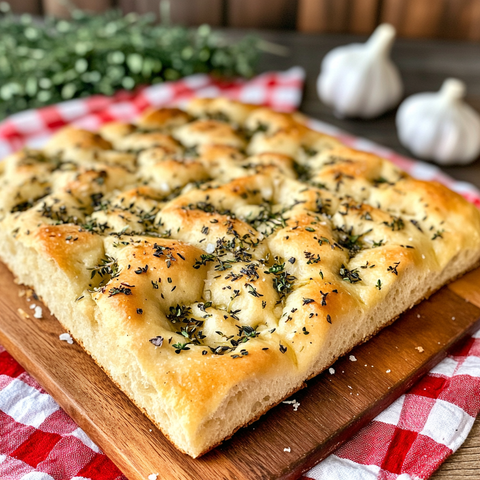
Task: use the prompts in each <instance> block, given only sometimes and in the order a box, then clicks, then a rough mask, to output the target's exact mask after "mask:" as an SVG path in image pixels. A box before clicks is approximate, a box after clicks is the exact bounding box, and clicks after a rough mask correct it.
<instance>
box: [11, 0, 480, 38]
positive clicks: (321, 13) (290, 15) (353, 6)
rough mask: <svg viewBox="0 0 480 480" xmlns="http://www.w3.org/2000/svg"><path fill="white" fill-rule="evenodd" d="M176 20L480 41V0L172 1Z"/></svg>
mask: <svg viewBox="0 0 480 480" xmlns="http://www.w3.org/2000/svg"><path fill="white" fill-rule="evenodd" d="M8 1H9V3H10V4H11V6H12V8H13V10H14V12H16V13H24V12H28V13H32V14H36V15H41V14H53V15H58V16H65V15H66V14H67V10H66V9H65V7H64V5H65V3H70V4H73V5H75V6H77V7H79V8H82V9H86V10H91V11H94V12H101V11H103V10H106V9H108V8H112V7H116V8H120V9H121V10H123V11H124V12H138V13H146V12H153V13H155V14H156V15H157V16H160V15H159V11H160V8H159V5H160V0H8ZM170 7H171V8H170V9H171V19H172V21H174V22H178V23H182V24H185V25H199V24H202V23H209V24H211V25H212V26H217V27H236V28H269V29H289V30H298V31H302V32H326V33H360V34H365V33H370V32H371V31H372V30H373V29H374V28H375V26H376V25H378V24H379V23H382V22H389V23H391V24H393V25H394V26H395V27H396V28H397V31H398V33H399V35H400V36H403V37H414V38H421V37H423V38H425V37H428V38H448V39H465V40H472V41H480V0H170Z"/></svg>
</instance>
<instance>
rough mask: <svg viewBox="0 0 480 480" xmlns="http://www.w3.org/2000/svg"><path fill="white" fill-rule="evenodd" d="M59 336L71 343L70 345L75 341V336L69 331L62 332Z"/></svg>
mask: <svg viewBox="0 0 480 480" xmlns="http://www.w3.org/2000/svg"><path fill="white" fill-rule="evenodd" d="M58 338H59V339H60V340H62V341H63V342H67V343H69V344H70V345H71V344H72V343H73V338H72V337H71V335H70V334H69V333H62V334H61V335H59V336H58Z"/></svg>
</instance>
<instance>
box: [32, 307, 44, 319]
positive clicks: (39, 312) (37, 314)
mask: <svg viewBox="0 0 480 480" xmlns="http://www.w3.org/2000/svg"><path fill="white" fill-rule="evenodd" d="M33 316H34V317H35V318H43V312H42V307H38V306H37V307H35V312H34V313H33Z"/></svg>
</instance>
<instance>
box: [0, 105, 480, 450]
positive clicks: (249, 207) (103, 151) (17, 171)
mask: <svg viewBox="0 0 480 480" xmlns="http://www.w3.org/2000/svg"><path fill="white" fill-rule="evenodd" d="M0 181H1V189H0V215H1V218H2V220H1V222H0V257H1V258H2V260H3V261H4V262H5V263H6V264H7V265H8V266H9V268H10V269H11V270H12V272H13V273H14V274H15V275H16V277H17V278H18V280H19V281H20V282H21V283H24V284H26V285H29V286H31V287H33V288H34V289H35V290H36V292H37V293H38V295H40V296H41V297H42V299H43V300H44V302H45V304H46V305H47V306H48V307H49V308H50V310H51V311H52V313H53V314H54V315H55V316H56V317H57V318H58V320H59V321H60V322H61V323H62V324H63V325H64V327H65V328H66V329H68V331H69V332H70V333H71V335H72V336H73V337H74V338H75V339H76V340H77V342H78V343H80V344H81V345H82V346H83V347H84V348H85V350H86V351H87V352H89V353H90V354H91V355H92V357H93V358H94V359H95V361H96V362H97V363H98V364H99V365H100V366H101V367H102V368H103V369H104V370H105V371H106V372H107V374H108V375H109V376H110V377H111V378H112V379H113V381H114V382H115V383H116V384H117V385H118V386H119V387H120V388H121V389H122V390H123V391H124V392H125V393H126V394H127V395H128V396H129V397H130V398H131V399H132V401H133V402H135V404H136V405H137V406H138V407H139V408H141V409H142V410H143V411H144V412H145V413H146V415H148V416H149V417H150V418H151V419H152V420H153V421H154V422H155V424H156V425H158V427H159V428H160V429H161V430H162V431H163V432H164V434H165V435H166V436H167V437H168V438H169V439H170V440H171V441H172V442H173V443H174V444H175V445H176V447H177V448H179V449H180V450H182V451H184V452H185V453H187V454H189V455H191V456H193V457H197V456H199V455H201V454H203V453H205V452H206V451H208V450H209V449H211V448H213V447H214V446H215V445H217V444H219V443H220V442H221V441H222V440H224V439H225V438H227V437H229V436H230V435H232V434H233V433H234V432H235V430H237V429H238V428H240V427H241V426H243V425H245V424H248V423H249V422H251V421H253V420H254V419H256V418H258V417H259V416H260V415H261V414H263V413H264V412H266V411H267V410H268V409H270V408H271V407H272V406H274V405H275V404H278V403H279V402H280V401H282V400H283V399H285V398H286V397H288V396H289V395H290V394H291V393H293V392H294V391H296V390H298V389H299V388H301V387H302V386H304V382H305V380H307V379H308V378H311V377H313V376H314V375H317V374H318V373H319V372H321V371H323V370H324V369H325V368H327V367H328V366H330V365H331V364H332V363H333V362H335V360H336V359H337V358H338V357H339V356H341V355H344V354H345V353H347V352H349V351H350V350H351V349H352V348H353V347H354V346H355V345H357V344H359V343H361V342H363V341H365V340H367V339H368V338H369V337H371V336H372V335H374V334H375V333H376V332H377V331H379V330H380V329H381V328H383V327H384V326H386V325H388V324H389V323H391V322H392V321H393V320H394V319H395V318H396V317H397V316H398V315H399V314H400V313H402V312H404V311H405V310H406V309H408V308H410V307H411V306H413V305H414V304H415V303H417V302H419V301H420V300H421V299H423V298H425V297H426V296H428V295H430V294H431V293H432V292H434V291H435V290H437V289H438V288H439V287H441V286H442V285H444V284H445V283H446V282H448V281H449V280H451V279H453V278H455V277H457V276H459V275H460V274H462V273H463V272H465V271H467V270H468V269H470V268H472V267H473V266H475V265H476V264H477V262H478V261H479V258H480V215H479V212H478V211H477V209H476V208H475V207H474V206H473V205H471V204H469V203H468V202H467V201H465V200H464V199H463V198H462V197H460V196H459V195H457V194H456V193H454V192H452V191H450V190H449V189H447V188H446V187H444V186H442V185H440V184H438V183H435V182H424V181H421V180H416V179H413V178H412V177H410V176H409V175H407V174H406V173H404V172H402V171H401V170H400V169H399V168H397V167H396V166H394V165H393V164H391V163H390V162H388V161H386V160H384V159H382V158H379V157H378V156H375V155H372V154H369V153H364V152H360V151H355V150H351V149H349V148H347V147H346V146H344V145H342V144H341V143H339V141H337V140H336V139H334V138H332V137H329V136H327V135H324V134H321V133H318V132H315V131H313V130H310V129H309V128H307V127H306V126H305V124H304V123H303V121H302V119H301V117H299V116H296V115H287V114H281V113H277V112H274V111H272V110H269V109H267V108H261V107H256V106H253V105H245V104H241V103H238V102H233V101H229V100H225V99H201V100H194V101H192V102H191V103H190V104H189V106H188V108H187V109H186V111H182V110H179V109H175V108H164V109H159V110H150V111H148V112H146V113H145V114H144V115H143V116H142V117H141V118H140V119H139V120H138V122H137V123H135V124H125V123H118V122H114V123H110V124H107V125H105V126H104V127H102V128H101V130H100V132H99V133H98V134H96V133H91V132H87V131H84V130H79V129H75V128H71V127H69V128H65V129H63V130H61V131H59V132H58V133H57V134H56V135H55V136H54V137H53V138H52V139H51V140H50V141H49V143H48V144H47V145H46V147H45V148H44V149H43V150H41V151H38V150H29V149H25V150H22V151H20V152H18V153H16V154H14V155H11V156H9V157H8V158H7V159H5V161H4V162H2V163H1V177H0ZM419 322H420V320H419Z"/></svg>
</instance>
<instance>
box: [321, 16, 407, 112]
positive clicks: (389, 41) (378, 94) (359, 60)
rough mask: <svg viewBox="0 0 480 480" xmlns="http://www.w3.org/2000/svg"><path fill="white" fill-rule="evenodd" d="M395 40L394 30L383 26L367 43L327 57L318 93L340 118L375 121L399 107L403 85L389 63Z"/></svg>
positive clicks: (341, 50)
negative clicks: (376, 118) (371, 119)
mask: <svg viewBox="0 0 480 480" xmlns="http://www.w3.org/2000/svg"><path fill="white" fill-rule="evenodd" d="M394 39H395V28H393V26H392V25H389V24H387V23H384V24H382V25H379V26H378V27H377V29H376V30H375V31H374V32H373V34H372V35H371V37H370V38H369V39H368V41H367V42H366V43H364V44H360V43H353V44H350V45H346V46H343V47H338V48H334V49H333V50H332V51H330V52H329V53H327V55H326V56H325V58H324V59H323V61H322V66H321V73H320V75H319V77H318V79H317V91H318V95H319V96H320V98H321V100H322V101H323V102H324V103H325V104H326V105H329V106H330V107H333V109H334V112H335V114H336V115H337V116H339V117H361V118H373V117H376V116H378V115H381V114H382V113H385V112H386V111H387V110H389V109H391V108H393V107H394V106H395V105H397V104H398V102H399V101H400V98H401V97H402V93H403V85H402V80H401V78H400V74H399V72H398V69H397V67H396V66H395V65H394V63H393V62H392V61H391V60H390V51H391V49H392V45H393V41H394Z"/></svg>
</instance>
